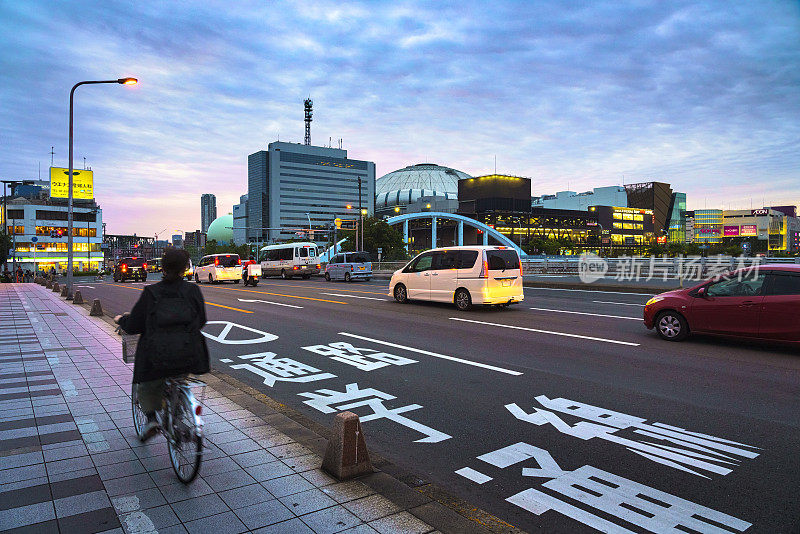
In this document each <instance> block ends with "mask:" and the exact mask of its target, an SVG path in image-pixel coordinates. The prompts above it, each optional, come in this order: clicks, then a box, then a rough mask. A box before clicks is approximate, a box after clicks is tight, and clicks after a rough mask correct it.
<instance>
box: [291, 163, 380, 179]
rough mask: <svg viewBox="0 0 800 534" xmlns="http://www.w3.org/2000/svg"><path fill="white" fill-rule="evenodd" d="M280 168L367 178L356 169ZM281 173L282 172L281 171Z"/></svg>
mask: <svg viewBox="0 0 800 534" xmlns="http://www.w3.org/2000/svg"><path fill="white" fill-rule="evenodd" d="M280 169H281V170H283V169H289V170H292V171H303V172H324V173H325V174H342V175H344V176H354V177H358V176H361V177H362V178H363V179H364V180H366V179H367V177H366V175H364V174H362V173H360V172H356V171H337V170H334V169H327V168H326V169H319V170H317V169H313V170H312V169H306V168H304V167H292V166H291V165H281V166H280ZM281 174H284V173H283V172H281Z"/></svg>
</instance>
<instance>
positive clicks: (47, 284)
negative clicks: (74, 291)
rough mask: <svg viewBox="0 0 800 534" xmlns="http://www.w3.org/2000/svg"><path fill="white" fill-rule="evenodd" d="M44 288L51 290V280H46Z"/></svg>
mask: <svg viewBox="0 0 800 534" xmlns="http://www.w3.org/2000/svg"><path fill="white" fill-rule="evenodd" d="M44 287H46V288H47V289H53V282H52V281H51V280H48V281H47V282H46V283H45V284H44Z"/></svg>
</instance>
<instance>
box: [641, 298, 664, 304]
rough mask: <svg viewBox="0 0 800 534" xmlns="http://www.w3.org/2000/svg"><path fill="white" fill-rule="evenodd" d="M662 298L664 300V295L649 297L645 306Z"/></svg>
mask: <svg viewBox="0 0 800 534" xmlns="http://www.w3.org/2000/svg"><path fill="white" fill-rule="evenodd" d="M662 300H664V297H659V296H655V297H653V298H651V299H650V300H648V301H647V302H646V303H645V306H650V305H651V304H655V303H656V302H660V301H662Z"/></svg>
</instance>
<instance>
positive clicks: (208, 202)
mask: <svg viewBox="0 0 800 534" xmlns="http://www.w3.org/2000/svg"><path fill="white" fill-rule="evenodd" d="M216 218H217V197H216V196H215V195H212V194H210V193H205V194H204V195H202V196H201V197H200V231H201V232H203V233H206V232H208V227H209V225H210V224H211V223H212V222H214V219H216Z"/></svg>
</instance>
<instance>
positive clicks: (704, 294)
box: [697, 287, 708, 299]
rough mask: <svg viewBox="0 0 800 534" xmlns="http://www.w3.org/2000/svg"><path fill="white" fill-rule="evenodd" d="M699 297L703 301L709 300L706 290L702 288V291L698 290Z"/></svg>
mask: <svg viewBox="0 0 800 534" xmlns="http://www.w3.org/2000/svg"><path fill="white" fill-rule="evenodd" d="M697 296H698V297H700V298H701V299H706V298H708V294H707V293H706V288H704V287H701V288H700V289H698V290H697Z"/></svg>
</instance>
